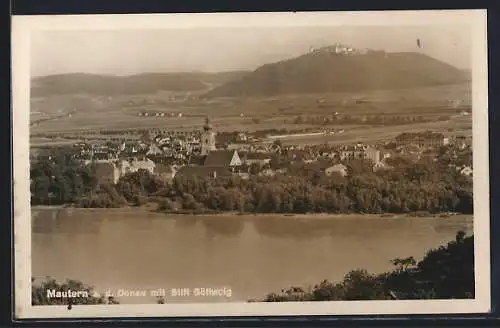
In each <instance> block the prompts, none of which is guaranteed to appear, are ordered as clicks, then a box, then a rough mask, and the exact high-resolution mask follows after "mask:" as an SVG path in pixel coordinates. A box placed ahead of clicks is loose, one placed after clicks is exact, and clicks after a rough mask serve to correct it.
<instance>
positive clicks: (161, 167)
mask: <svg viewBox="0 0 500 328" xmlns="http://www.w3.org/2000/svg"><path fill="white" fill-rule="evenodd" d="M154 172H155V175H157V176H159V177H160V178H161V179H162V180H164V181H171V180H173V179H174V178H175V175H176V174H177V170H176V169H175V168H174V167H173V166H171V165H165V164H158V165H156V166H155V170H154Z"/></svg>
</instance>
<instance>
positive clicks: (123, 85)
mask: <svg viewBox="0 0 500 328" xmlns="http://www.w3.org/2000/svg"><path fill="white" fill-rule="evenodd" d="M245 73H246V72H244V71H234V72H221V73H203V72H200V73H198V72H192V73H191V72H188V73H144V74H137V75H129V76H114V75H96V74H85V73H73V74H60V75H50V76H43V77H36V78H34V79H32V85H31V95H32V96H34V97H43V96H50V95H64V94H76V93H87V94H91V95H117V94H147V93H155V92H157V91H179V92H182V91H202V90H207V89H209V88H211V87H214V86H217V85H220V84H224V83H227V82H229V81H232V80H234V79H238V78H240V77H241V76H243V75H244V74H245Z"/></svg>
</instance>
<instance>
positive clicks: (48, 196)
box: [31, 153, 473, 213]
mask: <svg viewBox="0 0 500 328" xmlns="http://www.w3.org/2000/svg"><path fill="white" fill-rule="evenodd" d="M443 156H445V157H446V156H449V154H447V153H443ZM388 163H390V164H391V165H392V166H393V168H392V169H390V170H379V171H375V172H374V171H373V170H372V165H371V163H370V162H369V161H368V160H352V161H349V162H346V163H345V165H346V167H347V176H345V177H344V176H341V175H340V174H336V173H333V174H332V175H330V176H328V175H326V174H325V173H324V170H322V169H321V168H320V167H318V166H315V165H314V164H311V165H308V164H295V165H291V166H289V168H288V171H287V173H286V174H276V175H274V176H260V175H258V174H257V173H258V170H251V173H253V174H251V175H250V177H249V178H248V179H243V178H241V177H238V176H232V177H227V178H226V177H219V178H217V179H210V178H206V177H201V176H179V175H177V176H176V177H175V178H174V179H173V180H172V181H169V182H167V181H165V180H162V179H160V178H159V177H158V176H155V175H152V174H150V173H149V172H148V171H145V170H139V171H138V172H134V173H129V174H126V175H125V176H123V177H121V178H120V180H119V181H118V183H117V184H116V185H113V184H109V183H99V182H98V179H97V177H96V176H95V174H94V173H93V170H92V167H88V166H82V165H81V164H80V163H79V162H77V161H76V160H75V159H73V158H72V156H70V155H69V154H67V153H59V154H58V155H54V156H53V157H52V158H51V160H47V159H46V160H41V161H38V162H36V163H34V164H33V165H32V168H31V193H32V197H31V200H32V204H34V205H41V204H42V205H60V204H73V205H74V206H80V207H118V206H122V205H125V204H135V205H141V204H143V203H145V202H155V203H158V205H159V208H160V210H164V211H188V212H190V211H191V212H200V213H201V212H207V211H212V212H218V211H235V212H245V213H409V212H418V211H427V212H431V213H439V212H460V213H472V211H473V192H472V178H471V177H467V176H464V175H462V174H460V172H459V171H458V170H457V169H456V168H455V167H454V166H450V165H449V163H447V162H445V161H440V160H438V161H434V160H433V158H430V157H429V158H427V157H424V158H423V159H421V160H420V161H419V162H416V163H414V162H412V161H409V160H405V159H402V158H395V159H393V160H392V161H388ZM271 164H273V166H274V165H276V164H275V163H271Z"/></svg>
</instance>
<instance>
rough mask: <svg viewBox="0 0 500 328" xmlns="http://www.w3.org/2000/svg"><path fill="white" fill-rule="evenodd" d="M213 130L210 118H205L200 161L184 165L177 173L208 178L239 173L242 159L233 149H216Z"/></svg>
mask: <svg viewBox="0 0 500 328" xmlns="http://www.w3.org/2000/svg"><path fill="white" fill-rule="evenodd" d="M215 136H216V134H215V131H214V129H213V127H212V125H211V124H210V120H209V119H208V118H207V119H206V120H205V125H204V126H203V131H202V133H201V157H202V158H201V161H200V163H199V164H198V165H194V166H193V165H192V164H193V163H191V165H189V166H185V167H183V168H181V169H180V170H179V172H178V173H177V174H178V175H179V174H180V175H181V176H182V175H191V176H192V175H197V176H205V177H210V178H216V177H221V176H231V175H233V174H239V173H240V168H241V165H242V161H241V159H240V156H239V154H238V152H237V151H235V150H217V148H216V146H215V144H216V140H215Z"/></svg>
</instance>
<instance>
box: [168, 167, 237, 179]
mask: <svg viewBox="0 0 500 328" xmlns="http://www.w3.org/2000/svg"><path fill="white" fill-rule="evenodd" d="M232 175H233V173H232V172H231V171H230V170H229V168H227V167H222V166H183V167H181V168H180V169H179V171H177V173H176V174H175V178H176V179H177V178H184V177H199V178H208V179H216V178H220V177H231V176H232Z"/></svg>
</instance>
